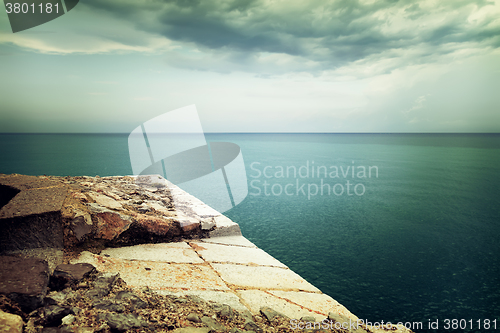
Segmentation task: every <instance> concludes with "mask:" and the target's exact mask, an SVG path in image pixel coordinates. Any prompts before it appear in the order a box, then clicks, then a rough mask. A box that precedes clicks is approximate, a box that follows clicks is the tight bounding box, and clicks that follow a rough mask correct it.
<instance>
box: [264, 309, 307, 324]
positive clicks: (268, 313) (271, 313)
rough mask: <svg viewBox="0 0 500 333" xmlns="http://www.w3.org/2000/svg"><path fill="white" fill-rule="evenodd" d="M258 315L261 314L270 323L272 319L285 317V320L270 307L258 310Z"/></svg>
mask: <svg viewBox="0 0 500 333" xmlns="http://www.w3.org/2000/svg"><path fill="white" fill-rule="evenodd" d="M260 313H262V314H263V315H264V316H265V317H266V318H267V320H269V321H272V320H273V318H274V317H285V318H286V316H285V315H283V314H281V313H279V312H277V311H274V310H273V309H271V308H270V307H267V306H265V307H262V308H260ZM313 319H314V318H313ZM313 321H314V320H313Z"/></svg>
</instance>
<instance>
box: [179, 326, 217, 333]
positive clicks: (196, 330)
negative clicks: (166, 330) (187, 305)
mask: <svg viewBox="0 0 500 333" xmlns="http://www.w3.org/2000/svg"><path fill="white" fill-rule="evenodd" d="M209 332H211V329H210V328H208V327H182V328H177V329H175V330H173V331H172V333H209Z"/></svg>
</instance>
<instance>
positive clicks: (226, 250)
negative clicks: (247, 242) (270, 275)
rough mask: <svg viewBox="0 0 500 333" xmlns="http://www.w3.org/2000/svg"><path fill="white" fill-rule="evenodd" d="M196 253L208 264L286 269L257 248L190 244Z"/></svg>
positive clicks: (200, 243)
mask: <svg viewBox="0 0 500 333" xmlns="http://www.w3.org/2000/svg"><path fill="white" fill-rule="evenodd" d="M193 243H194V244H196V252H198V254H199V255H201V257H202V258H203V259H204V260H206V261H208V262H221V263H235V264H247V265H259V266H274V267H283V268H286V266H285V265H284V264H282V263H281V262H279V261H278V260H276V259H274V258H273V257H272V256H270V255H269V254H267V253H266V252H264V251H263V250H261V249H259V248H252V247H242V246H232V245H222V244H211V243H204V242H192V244H193Z"/></svg>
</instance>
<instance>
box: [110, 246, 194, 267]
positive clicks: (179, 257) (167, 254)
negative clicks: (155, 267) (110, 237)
mask: <svg viewBox="0 0 500 333" xmlns="http://www.w3.org/2000/svg"><path fill="white" fill-rule="evenodd" d="M101 256H105V257H106V256H109V257H112V258H119V259H128V260H143V261H160V262H170V263H193V264H201V263H203V260H202V259H201V258H200V257H199V256H198V254H197V253H196V252H195V251H194V250H193V248H191V246H189V245H188V244H187V243H186V242H177V243H160V244H143V245H135V246H126V247H119V248H109V249H105V250H103V251H102V252H101Z"/></svg>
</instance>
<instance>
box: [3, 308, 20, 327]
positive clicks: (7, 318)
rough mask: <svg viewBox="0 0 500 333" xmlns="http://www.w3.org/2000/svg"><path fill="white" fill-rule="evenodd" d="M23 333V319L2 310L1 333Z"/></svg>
mask: <svg viewBox="0 0 500 333" xmlns="http://www.w3.org/2000/svg"><path fill="white" fill-rule="evenodd" d="M22 331H23V319H22V318H21V317H20V316H17V315H14V314H10V313H6V312H3V311H2V310H0V332H1V333H21V332H22Z"/></svg>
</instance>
